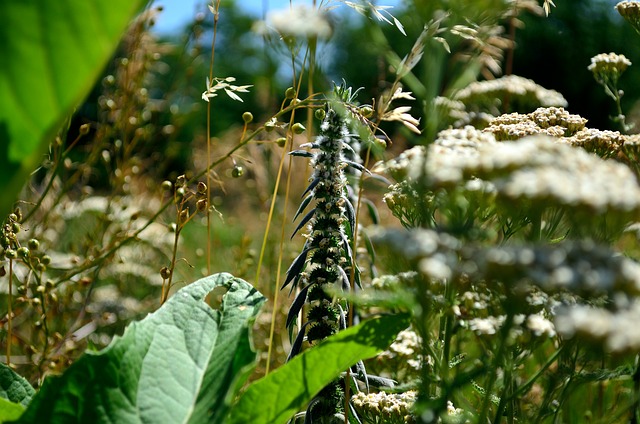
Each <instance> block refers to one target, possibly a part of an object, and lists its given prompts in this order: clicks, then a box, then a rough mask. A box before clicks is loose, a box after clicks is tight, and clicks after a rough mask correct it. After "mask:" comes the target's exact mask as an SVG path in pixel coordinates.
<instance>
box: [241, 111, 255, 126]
mask: <svg viewBox="0 0 640 424" xmlns="http://www.w3.org/2000/svg"><path fill="white" fill-rule="evenodd" d="M242 120H243V121H244V123H245V124H248V123H250V122H251V121H253V114H252V113H251V112H245V113H243V114H242Z"/></svg>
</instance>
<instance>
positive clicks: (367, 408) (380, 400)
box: [351, 390, 418, 423]
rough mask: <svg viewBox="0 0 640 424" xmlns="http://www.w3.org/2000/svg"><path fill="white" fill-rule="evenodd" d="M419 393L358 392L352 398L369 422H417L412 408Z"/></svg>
mask: <svg viewBox="0 0 640 424" xmlns="http://www.w3.org/2000/svg"><path fill="white" fill-rule="evenodd" d="M417 395H418V394H417V392H416V391H415V390H409V391H407V392H404V393H384V392H378V393H369V394H365V393H364V392H358V393H356V394H355V395H353V396H352V397H351V400H352V402H353V406H354V407H355V408H356V410H357V411H358V412H360V413H361V415H362V416H363V417H365V419H367V422H384V423H410V422H415V421H414V420H415V419H414V418H413V417H412V415H411V410H412V408H413V405H414V404H415V401H416V398H417Z"/></svg>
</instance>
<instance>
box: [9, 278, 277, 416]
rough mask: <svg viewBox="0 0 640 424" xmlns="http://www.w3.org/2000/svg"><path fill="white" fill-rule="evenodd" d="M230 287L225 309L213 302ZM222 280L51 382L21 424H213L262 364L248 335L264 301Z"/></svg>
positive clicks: (188, 291)
mask: <svg viewBox="0 0 640 424" xmlns="http://www.w3.org/2000/svg"><path fill="white" fill-rule="evenodd" d="M221 286H222V287H225V288H227V290H228V291H227V292H226V294H225V295H224V296H223V298H222V304H221V306H220V308H219V309H218V310H213V309H211V308H210V307H209V306H208V305H207V304H206V303H205V302H204V298H205V296H206V295H207V294H208V293H209V292H210V291H211V290H213V289H214V288H216V287H221ZM264 300H265V299H264V297H263V296H262V295H261V294H260V293H259V292H258V291H257V290H255V289H254V288H253V287H251V285H249V283H247V282H245V281H243V280H241V279H238V278H235V277H233V276H232V275H230V274H226V273H223V274H216V275H213V276H210V277H207V278H203V279H201V280H198V281H196V282H195V283H193V284H191V285H189V286H187V287H185V288H183V289H181V290H180V291H178V292H177V293H176V294H175V295H174V296H173V297H171V298H170V299H169V301H168V302H167V303H166V304H165V305H164V306H162V307H161V308H160V309H159V310H158V311H156V312H155V313H153V314H151V315H149V316H147V317H146V318H145V319H144V320H142V321H140V322H138V323H134V324H132V325H130V326H129V327H128V328H127V329H126V330H125V332H124V334H123V335H122V337H120V338H117V339H115V340H114V341H113V342H112V343H111V344H110V345H109V346H108V347H107V348H106V349H105V350H103V351H102V352H99V353H87V354H85V355H84V356H82V357H81V358H80V359H79V360H78V361H77V362H76V363H75V364H73V365H72V366H71V367H70V368H69V369H68V370H67V372H65V373H64V374H63V375H62V376H60V377H52V378H48V379H47V380H45V382H44V384H43V386H42V389H41V390H40V392H38V394H37V395H36V396H35V397H34V398H33V400H32V402H31V404H30V405H29V407H28V408H27V410H26V411H25V413H24V414H23V415H22V416H21V417H20V420H19V421H18V422H20V423H65V424H67V423H172V424H173V423H186V422H190V423H211V422H221V421H219V420H217V421H214V419H215V418H214V417H216V416H217V415H219V413H220V412H222V413H224V412H225V408H227V407H228V405H227V403H228V402H229V398H230V397H232V396H233V395H234V394H235V393H233V391H234V390H235V389H236V388H237V387H238V385H239V384H241V383H243V381H237V379H235V377H236V376H240V377H244V376H246V372H244V371H243V369H244V368H246V367H247V366H248V365H252V364H253V363H254V362H255V353H253V351H252V350H251V346H250V343H249V339H248V335H249V333H248V331H249V330H248V329H249V325H250V323H251V321H252V320H253V319H254V318H255V317H256V315H257V314H258V312H259V309H260V307H261V305H262V303H263V302H264Z"/></svg>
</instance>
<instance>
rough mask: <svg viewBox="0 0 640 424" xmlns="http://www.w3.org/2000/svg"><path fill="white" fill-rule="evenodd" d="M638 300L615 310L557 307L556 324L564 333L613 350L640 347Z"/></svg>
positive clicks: (639, 348)
mask: <svg viewBox="0 0 640 424" xmlns="http://www.w3.org/2000/svg"><path fill="white" fill-rule="evenodd" d="M638 322H640V301H638V300H634V301H633V302H632V303H631V304H630V305H627V306H623V307H618V308H616V309H615V310H613V311H611V310H607V309H604V308H599V307H593V306H586V305H573V306H565V307H562V308H559V310H558V312H557V316H556V319H555V326H556V329H557V330H558V333H560V334H561V335H562V336H563V337H566V338H572V337H578V338H580V339H582V340H585V341H587V342H591V343H594V344H598V345H600V346H604V349H605V350H606V351H608V352H611V353H615V354H627V353H632V354H635V353H637V352H638V350H640V326H638Z"/></svg>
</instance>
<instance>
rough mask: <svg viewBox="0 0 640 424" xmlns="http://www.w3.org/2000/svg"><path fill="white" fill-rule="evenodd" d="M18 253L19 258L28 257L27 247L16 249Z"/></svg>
mask: <svg viewBox="0 0 640 424" xmlns="http://www.w3.org/2000/svg"><path fill="white" fill-rule="evenodd" d="M18 255H20V257H21V258H28V257H29V248H27V247H25V246H22V247H21V248H19V249H18Z"/></svg>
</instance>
